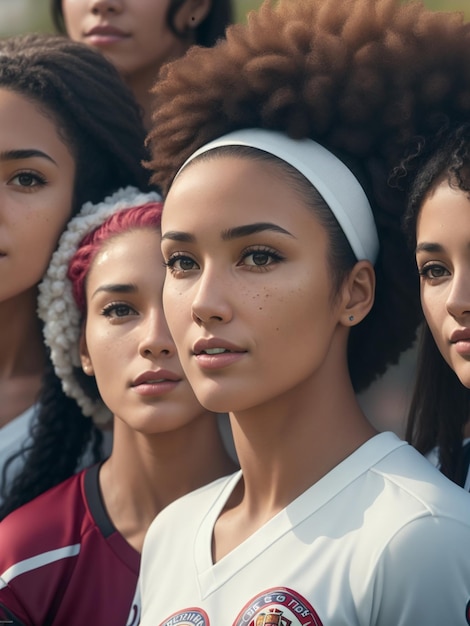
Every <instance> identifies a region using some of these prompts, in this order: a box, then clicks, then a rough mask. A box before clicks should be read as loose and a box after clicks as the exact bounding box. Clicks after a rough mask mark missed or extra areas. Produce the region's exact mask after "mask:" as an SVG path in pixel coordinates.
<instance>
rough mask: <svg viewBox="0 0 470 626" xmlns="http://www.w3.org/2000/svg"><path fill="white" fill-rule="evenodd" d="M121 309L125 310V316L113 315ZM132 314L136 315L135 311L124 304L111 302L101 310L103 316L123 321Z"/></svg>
mask: <svg viewBox="0 0 470 626" xmlns="http://www.w3.org/2000/svg"><path fill="white" fill-rule="evenodd" d="M119 309H125V310H126V313H125V314H124V315H117V314H116V315H113V313H117V311H118V310H119ZM121 312H122V311H121ZM132 313H134V314H136V312H135V310H134V309H133V308H132V307H131V306H129V305H128V304H125V303H124V302H110V303H109V304H107V305H106V306H105V307H103V308H102V310H101V315H103V316H104V317H106V318H108V319H122V318H124V317H127V316H128V315H131V314H132Z"/></svg>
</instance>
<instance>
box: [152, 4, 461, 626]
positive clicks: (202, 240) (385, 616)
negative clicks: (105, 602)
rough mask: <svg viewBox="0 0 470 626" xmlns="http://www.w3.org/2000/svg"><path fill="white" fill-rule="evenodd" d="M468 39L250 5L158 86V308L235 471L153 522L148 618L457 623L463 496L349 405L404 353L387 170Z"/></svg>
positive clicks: (319, 11)
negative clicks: (228, 447)
mask: <svg viewBox="0 0 470 626" xmlns="http://www.w3.org/2000/svg"><path fill="white" fill-rule="evenodd" d="M469 38H470V25H468V24H465V23H464V22H463V20H462V18H461V16H459V15H457V14H452V13H449V14H439V15H437V14H434V13H432V12H430V11H428V10H426V9H425V8H424V7H423V6H422V5H421V4H418V3H410V4H405V5H403V4H402V3H400V2H399V1H398V0H296V1H295V2H292V0H280V1H279V2H278V3H272V2H265V3H264V4H263V6H262V7H261V9H260V10H259V12H257V13H252V14H250V16H249V19H248V23H247V25H245V26H243V25H238V26H233V27H231V28H229V29H228V30H227V39H226V41H224V42H221V43H220V44H218V45H217V46H216V47H215V48H214V49H212V50H203V49H197V48H193V49H192V50H191V51H190V52H189V53H188V55H187V56H186V58H185V59H184V61H175V62H174V63H172V64H170V65H168V66H167V67H166V69H165V71H164V73H163V76H162V77H161V80H160V81H159V82H158V84H157V85H156V86H155V88H154V91H155V96H156V102H157V108H156V110H155V111H156V112H155V114H154V119H153V121H154V129H153V131H152V132H151V133H150V136H149V145H150V147H151V148H152V150H153V157H152V160H151V163H150V166H151V168H152V170H153V172H154V177H153V180H154V181H155V182H158V183H159V184H160V185H161V187H162V189H164V194H165V205H164V210H163V218H162V251H163V256H164V259H165V262H166V264H167V266H168V270H167V275H166V279H165V285H164V293H163V304H164V308H165V313H166V317H167V319H168V323H169V327H170V331H171V332H172V335H173V338H174V339H175V343H176V345H177V348H178V352H179V354H180V358H181V362H182V365H183V368H184V370H185V373H186V375H187V377H188V380H189V381H190V383H191V386H192V387H193V389H194V391H195V393H196V396H197V397H198V399H199V401H200V402H201V404H202V405H203V406H205V407H206V408H208V409H211V410H213V411H228V412H230V419H231V425H232V431H233V436H234V441H235V446H236V449H237V453H238V457H239V461H240V466H241V470H240V471H239V472H237V473H236V474H234V475H233V476H232V477H230V478H228V479H220V480H218V481H216V482H214V483H213V484H212V485H210V486H206V487H204V488H202V489H200V490H198V491H196V492H195V493H193V494H189V495H187V496H185V497H183V498H181V499H180V500H178V501H177V502H175V503H173V504H171V505H170V506H169V507H167V508H166V509H165V510H164V511H163V512H162V513H161V514H160V515H159V516H157V518H156V520H155V521H154V522H153V524H152V525H151V527H150V529H149V532H148V534H147V536H146V539H145V543H144V549H143V557H142V567H141V592H142V600H143V615H142V622H141V623H142V626H170V625H171V626H177V625H179V624H185V625H186V624H198V626H208V625H209V624H211V625H217V626H225V625H229V624H230V625H231V626H242V625H243V626H259V625H260V624H283V625H287V624H289V625H292V626H294V625H295V626H298V625H300V624H303V625H307V624H309V625H315V626H372V625H373V626H397V625H398V624H399V625H400V626H417V625H418V624H419V625H424V624H426V625H432V626H437V625H440V624H452V626H468V624H470V562H469V559H468V550H469V549H470V498H469V497H468V494H466V493H465V492H464V491H463V490H462V489H460V488H459V487H457V486H456V485H455V484H453V483H452V482H451V481H449V480H448V479H447V478H446V477H444V476H443V475H442V474H441V473H440V472H438V471H437V470H436V468H435V467H433V466H432V465H431V464H430V463H428V461H427V460H426V459H424V458H423V457H422V456H421V455H420V454H419V453H418V452H417V451H416V450H415V449H413V447H411V446H410V445H408V444H407V443H406V442H404V441H401V440H400V439H399V438H398V437H397V436H396V435H394V434H393V433H390V432H381V433H377V432H376V431H375V429H374V428H373V427H372V426H371V424H370V423H369V422H368V420H367V419H366V416H365V415H364V413H363V411H362V409H361V407H360V405H359V403H358V401H357V397H356V392H358V391H360V390H362V389H364V388H365V387H367V386H368V385H369V384H370V383H371V382H372V381H373V380H374V379H375V378H376V377H377V376H378V375H379V374H381V373H382V372H383V371H384V370H385V369H386V368H387V366H388V365H389V364H391V363H394V362H396V360H397V358H398V356H399V354H400V353H401V352H402V351H403V350H404V349H406V348H408V347H409V346H410V344H411V343H412V342H413V339H414V337H415V333H416V329H417V326H418V324H419V320H420V307H419V300H418V290H417V273H416V268H415V264H414V259H413V254H412V253H411V251H410V250H409V249H408V246H407V241H406V238H405V236H404V233H403V232H402V224H401V222H402V217H403V212H404V206H405V193H404V191H401V190H400V189H398V188H392V187H390V186H389V184H388V179H389V172H390V171H391V169H392V168H393V167H394V166H395V164H396V163H397V160H399V159H400V157H401V154H402V152H403V150H404V147H405V146H406V145H407V143H408V141H409V140H410V138H411V137H412V136H415V135H416V134H418V133H420V132H423V131H424V130H425V129H426V128H428V129H429V128H432V127H433V125H435V124H436V121H437V119H438V118H439V116H440V114H441V111H443V110H445V109H446V108H447V107H448V106H449V97H451V98H452V99H451V102H452V103H453V104H454V105H455V106H456V107H457V106H458V107H461V108H462V109H466V110H467V114H468V113H469V112H470V45H469V44H470V41H469ZM456 85H457V91H459V93H457V96H456V89H455V87H456ZM163 570H164V571H165V577H164V580H162V579H161V576H160V573H161V572H162V571H163Z"/></svg>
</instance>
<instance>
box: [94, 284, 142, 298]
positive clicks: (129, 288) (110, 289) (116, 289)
mask: <svg viewBox="0 0 470 626" xmlns="http://www.w3.org/2000/svg"><path fill="white" fill-rule="evenodd" d="M102 291H105V292H106V293H137V291H138V289H137V286H136V285H126V284H120V283H116V284H113V283H111V284H109V285H101V286H100V287H98V289H96V291H94V292H93V293H92V295H91V297H92V298H94V297H95V296H96V295H97V294H98V293H100V292H102Z"/></svg>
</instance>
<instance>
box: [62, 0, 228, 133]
mask: <svg viewBox="0 0 470 626" xmlns="http://www.w3.org/2000/svg"><path fill="white" fill-rule="evenodd" d="M51 11H52V19H53V21H54V24H55V26H56V28H57V29H58V31H59V32H61V33H64V34H67V35H68V36H69V37H71V39H74V40H75V41H81V42H83V43H86V44H88V45H90V46H92V47H93V48H95V49H96V50H99V51H100V52H102V53H103V54H104V55H105V56H106V57H107V58H108V59H109V60H110V61H111V62H112V63H113V64H114V65H115V66H116V67H117V68H118V70H119V72H120V73H121V75H122V76H123V78H124V80H125V81H126V82H127V84H128V85H129V86H130V87H131V89H132V91H133V92H134V95H135V97H136V99H137V101H138V102H139V104H140V105H141V107H142V110H143V112H144V118H145V124H146V126H147V127H148V126H150V122H151V120H150V115H151V109H152V96H151V93H150V88H151V87H152V85H153V84H154V82H155V79H156V78H157V75H158V72H159V70H160V67H161V66H162V65H163V64H164V63H166V62H168V61H172V60H173V59H176V58H178V57H181V56H183V55H184V53H185V52H186V51H187V50H188V48H189V47H190V46H191V45H193V44H197V45H200V46H213V45H214V44H215V42H216V41H217V39H219V38H220V37H223V35H224V32H225V28H226V27H227V26H228V24H230V23H231V21H232V13H233V8H232V0H158V2H155V0H146V1H144V2H143V1H142V0H91V2H90V0H51Z"/></svg>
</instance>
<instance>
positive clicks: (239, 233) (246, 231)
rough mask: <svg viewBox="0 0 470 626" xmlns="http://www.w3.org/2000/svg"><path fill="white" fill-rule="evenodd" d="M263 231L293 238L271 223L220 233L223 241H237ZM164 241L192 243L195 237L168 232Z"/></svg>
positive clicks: (260, 223)
mask: <svg viewBox="0 0 470 626" xmlns="http://www.w3.org/2000/svg"><path fill="white" fill-rule="evenodd" d="M265 230H271V231H274V232H276V233H282V234H283V235H289V237H293V236H294V235H292V234H291V233H290V232H289V231H288V230H285V229H284V228H282V227H281V226H278V225H277V224H271V222H257V223H255V224H246V225H244V226H235V227H234V228H229V229H227V230H224V231H223V232H222V239H223V240H224V241H230V240H231V239H238V238H240V237H247V236H248V235H254V234H256V233H261V232H263V231H265ZM164 239H171V240H172V241H181V242H184V243H194V242H195V237H194V236H193V235H191V234H190V233H185V232H181V231H177V230H170V231H168V232H167V233H165V234H164V235H163V236H162V241H163V240H164Z"/></svg>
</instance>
